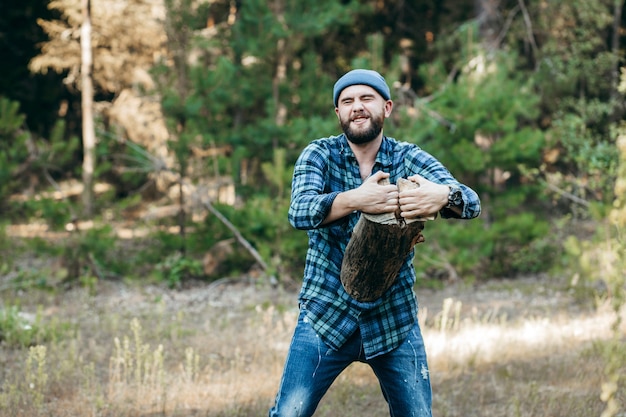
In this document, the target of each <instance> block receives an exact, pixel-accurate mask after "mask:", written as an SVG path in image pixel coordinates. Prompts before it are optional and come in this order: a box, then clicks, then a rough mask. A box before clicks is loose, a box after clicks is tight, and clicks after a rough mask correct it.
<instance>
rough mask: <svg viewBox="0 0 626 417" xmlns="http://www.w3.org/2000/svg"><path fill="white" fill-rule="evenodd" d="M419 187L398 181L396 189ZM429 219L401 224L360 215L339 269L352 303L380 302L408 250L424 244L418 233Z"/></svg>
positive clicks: (391, 217) (395, 216) (389, 216)
mask: <svg viewBox="0 0 626 417" xmlns="http://www.w3.org/2000/svg"><path fill="white" fill-rule="evenodd" d="M407 187H413V188H415V187H419V185H418V184H416V183H414V182H412V181H409V180H405V179H400V180H399V181H398V189H399V190H400V191H402V190H404V189H406V188H407ZM432 219H434V216H433V217H428V218H419V219H410V220H405V219H403V218H402V217H400V216H399V211H398V212H396V213H385V214H379V215H373V214H367V213H362V214H361V218H360V219H359V221H358V222H357V224H356V226H355V227H354V230H353V232H352V238H351V239H350V242H348V246H347V247H346V252H345V254H344V258H343V262H342V265H341V275H340V279H341V283H342V285H343V287H344V289H345V290H346V292H347V293H348V294H349V295H350V296H351V297H352V298H354V299H355V300H357V301H360V302H370V301H374V300H376V299H378V298H380V297H381V296H382V295H383V294H384V293H385V291H387V290H388V289H389V287H391V285H392V284H393V283H394V281H395V279H396V277H397V275H398V272H399V271H400V268H401V267H402V265H403V263H404V261H405V259H406V257H407V255H408V254H409V253H410V251H411V249H413V247H414V246H415V245H416V244H417V243H420V242H423V241H424V237H423V236H422V234H421V231H422V230H423V229H424V223H425V221H426V220H432Z"/></svg>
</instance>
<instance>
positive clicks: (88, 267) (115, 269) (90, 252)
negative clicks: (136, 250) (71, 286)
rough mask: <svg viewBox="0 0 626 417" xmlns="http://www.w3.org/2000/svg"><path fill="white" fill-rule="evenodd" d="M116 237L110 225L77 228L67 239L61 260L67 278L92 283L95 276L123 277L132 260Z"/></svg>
mask: <svg viewBox="0 0 626 417" xmlns="http://www.w3.org/2000/svg"><path fill="white" fill-rule="evenodd" d="M116 243H117V238H116V236H115V234H114V233H113V229H112V227H111V226H109V225H105V226H102V227H94V228H92V229H87V230H78V231H75V232H74V233H73V234H72V235H71V236H70V238H69V239H67V241H66V242H65V245H64V247H63V254H62V262H63V264H64V265H65V267H66V277H65V281H66V282H68V283H72V282H74V281H77V280H78V281H80V280H81V279H82V284H83V285H84V284H88V286H93V282H92V280H93V279H112V278H119V277H121V276H124V274H125V273H126V272H127V271H128V269H129V267H130V265H131V262H132V260H131V259H129V257H128V255H129V254H128V253H125V254H123V253H121V252H123V249H122V248H118V247H117V245H116Z"/></svg>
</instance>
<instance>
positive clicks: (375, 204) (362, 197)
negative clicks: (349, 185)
mask: <svg viewBox="0 0 626 417" xmlns="http://www.w3.org/2000/svg"><path fill="white" fill-rule="evenodd" d="M387 178H389V174H388V173H386V172H382V171H378V172H376V173H375V174H374V175H371V176H370V177H368V178H367V179H366V180H365V182H363V184H361V186H360V187H359V188H357V189H355V190H353V191H354V193H353V195H352V198H354V201H355V203H357V204H358V210H360V211H362V212H364V213H369V214H381V213H392V212H395V211H396V210H398V195H399V193H398V187H397V186H396V185H395V184H387V185H381V184H379V182H381V181H382V180H385V179H387Z"/></svg>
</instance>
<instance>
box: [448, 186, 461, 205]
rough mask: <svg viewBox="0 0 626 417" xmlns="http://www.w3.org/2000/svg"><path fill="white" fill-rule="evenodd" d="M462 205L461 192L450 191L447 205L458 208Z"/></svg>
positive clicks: (456, 190)
mask: <svg viewBox="0 0 626 417" xmlns="http://www.w3.org/2000/svg"><path fill="white" fill-rule="evenodd" d="M462 203H463V195H462V194H461V190H458V189H452V190H450V194H449V195H448V204H449V205H450V206H453V207H457V206H460V205H461V204H462Z"/></svg>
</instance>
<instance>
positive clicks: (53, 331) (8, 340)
mask: <svg viewBox="0 0 626 417" xmlns="http://www.w3.org/2000/svg"><path fill="white" fill-rule="evenodd" d="M69 330H70V326H69V325H68V324H62V323H58V322H56V321H52V322H49V323H44V321H43V317H42V314H41V311H37V314H36V315H33V317H30V315H28V314H25V313H24V312H22V311H21V309H20V308H19V306H17V305H8V306H5V307H3V308H0V343H2V344H3V345H5V346H7V347H9V348H23V347H29V346H34V345H38V344H41V343H46V342H50V341H52V340H58V339H59V338H62V337H63V336H64V335H65V334H66V333H67V332H68V331H69Z"/></svg>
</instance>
